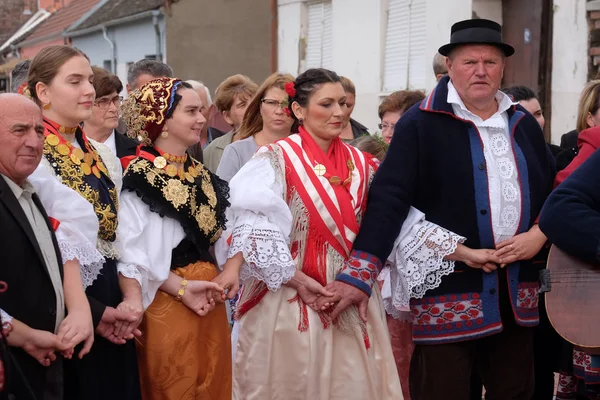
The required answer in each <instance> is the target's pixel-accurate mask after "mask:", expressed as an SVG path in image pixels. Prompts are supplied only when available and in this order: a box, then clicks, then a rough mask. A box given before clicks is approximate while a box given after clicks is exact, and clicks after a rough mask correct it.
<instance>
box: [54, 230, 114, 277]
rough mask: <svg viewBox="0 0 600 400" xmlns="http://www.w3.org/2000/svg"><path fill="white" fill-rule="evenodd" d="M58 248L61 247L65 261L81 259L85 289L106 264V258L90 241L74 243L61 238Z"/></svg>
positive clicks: (80, 268) (80, 267) (80, 266)
mask: <svg viewBox="0 0 600 400" xmlns="http://www.w3.org/2000/svg"><path fill="white" fill-rule="evenodd" d="M58 248H59V249H60V255H61V257H62V259H63V262H64V261H70V260H77V261H79V271H80V272H81V281H82V282H83V287H84V289H85V288H87V287H89V286H91V285H92V283H94V281H95V280H96V278H97V277H98V275H100V272H101V271H102V267H103V266H104V262H105V259H104V257H102V254H100V252H99V251H98V250H97V249H96V248H95V247H93V246H92V245H90V244H89V243H77V244H75V245H74V244H73V243H70V242H67V241H62V240H59V241H58Z"/></svg>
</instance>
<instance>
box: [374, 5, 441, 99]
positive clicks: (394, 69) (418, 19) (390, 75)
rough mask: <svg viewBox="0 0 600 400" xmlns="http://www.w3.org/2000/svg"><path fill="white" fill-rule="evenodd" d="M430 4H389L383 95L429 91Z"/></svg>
mask: <svg viewBox="0 0 600 400" xmlns="http://www.w3.org/2000/svg"><path fill="white" fill-rule="evenodd" d="M426 40H427V0H389V6H388V19H387V28H386V36H385V52H384V57H385V59H384V71H383V91H384V92H393V91H395V90H402V89H425V80H426V79H425V78H426V74H427V73H429V72H430V71H429V70H428V69H427V65H428V64H427V60H426V59H427V54H425V47H426V44H427V43H426Z"/></svg>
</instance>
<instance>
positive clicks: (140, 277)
mask: <svg viewBox="0 0 600 400" xmlns="http://www.w3.org/2000/svg"><path fill="white" fill-rule="evenodd" d="M117 271H118V272H119V273H120V274H121V275H123V276H124V277H125V278H130V279H135V280H136V281H138V283H139V284H140V287H141V288H142V293H145V291H146V288H147V287H148V275H147V274H142V273H141V272H140V269H139V268H138V266H137V265H135V264H121V263H119V264H118V265H117Z"/></svg>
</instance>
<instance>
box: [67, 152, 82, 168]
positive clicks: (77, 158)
mask: <svg viewBox="0 0 600 400" xmlns="http://www.w3.org/2000/svg"><path fill="white" fill-rule="evenodd" d="M69 158H70V159H71V161H73V164H75V165H81V158H79V157H77V156H76V155H75V154H74V153H71V155H70V156H69Z"/></svg>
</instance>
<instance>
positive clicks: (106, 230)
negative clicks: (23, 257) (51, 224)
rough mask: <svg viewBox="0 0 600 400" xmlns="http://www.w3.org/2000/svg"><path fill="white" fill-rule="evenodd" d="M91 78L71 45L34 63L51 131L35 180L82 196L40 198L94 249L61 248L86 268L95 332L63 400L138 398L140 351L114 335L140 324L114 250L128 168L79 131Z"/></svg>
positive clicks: (69, 368)
mask: <svg viewBox="0 0 600 400" xmlns="http://www.w3.org/2000/svg"><path fill="white" fill-rule="evenodd" d="M93 78H94V74H93V72H92V69H91V66H90V62H89V60H88V58H87V56H86V55H85V54H84V53H82V52H81V51H79V50H77V49H75V48H73V47H69V46H49V47H46V48H44V49H42V50H41V51H40V52H39V53H38V54H37V55H36V56H35V57H34V59H33V60H32V62H31V66H30V68H29V77H28V86H27V91H28V93H29V94H30V96H31V97H32V98H33V100H34V101H36V102H37V103H38V104H39V105H40V106H41V107H42V114H43V117H44V127H45V132H44V136H45V140H44V157H43V158H42V162H41V165H40V167H39V168H38V170H37V171H36V172H35V173H34V179H36V180H37V181H38V182H41V181H43V180H44V179H58V180H59V181H60V182H62V184H63V185H65V186H67V187H68V188H70V189H72V190H73V191H75V192H77V194H78V196H76V197H75V199H72V198H71V197H65V196H63V195H60V194H58V192H56V193H55V194H52V193H48V194H45V193H44V192H43V191H42V192H40V198H41V199H42V202H44V198H50V199H51V198H54V200H55V201H54V202H53V204H52V205H51V206H50V207H47V208H48V212H49V213H50V215H51V216H53V217H54V218H56V219H58V220H59V221H60V224H61V225H63V224H70V225H75V226H77V228H78V230H79V232H80V233H82V232H90V233H91V234H90V235H88V234H87V233H86V235H87V236H88V237H89V236H91V239H90V242H91V243H89V245H88V246H75V245H74V243H83V242H80V241H76V238H75V237H73V236H71V242H70V243H69V242H66V243H65V245H64V247H63V245H61V244H60V242H59V245H60V247H61V253H62V255H63V258H64V259H65V260H79V263H80V264H81V278H82V280H83V285H84V287H85V293H86V294H87V298H88V301H89V307H90V308H91V316H92V320H93V330H94V331H95V333H96V335H95V338H94V345H93V347H92V350H91V352H90V353H89V354H88V355H87V356H85V357H84V358H83V359H72V360H67V361H66V362H65V381H64V382H65V384H64V388H65V398H73V399H74V398H77V399H86V400H87V399H107V398H114V399H117V398H127V399H137V398H139V396H140V392H139V377H138V373H137V364H136V355H135V346H134V343H133V342H132V341H128V342H127V341H126V340H125V339H132V338H133V332H129V333H128V335H127V337H125V336H124V335H122V336H120V337H118V336H117V335H115V333H116V332H115V326H116V323H117V321H136V320H137V319H138V318H139V316H138V315H135V314H133V313H128V312H123V311H119V310H117V309H116V307H117V306H118V305H119V303H120V302H121V300H122V294H121V290H120V288H119V281H118V275H117V268H116V258H117V255H118V253H117V251H116V249H115V246H114V242H115V240H116V237H117V225H118V213H117V210H118V193H119V190H120V182H121V174H122V170H121V167H120V164H119V161H118V159H117V158H116V157H115V156H114V155H113V154H112V153H111V152H110V150H108V148H106V147H105V146H103V145H101V144H95V143H93V142H92V141H90V140H89V139H88V138H87V137H86V135H85V133H84V132H83V130H82V129H81V127H80V123H81V122H82V121H85V120H86V119H88V118H90V116H91V113H92V106H93V102H94V98H95V91H94V87H93V85H92V81H93ZM42 186H43V184H42ZM58 196H60V197H58ZM82 199H83V201H82ZM82 204H83V205H82ZM86 207H87V208H86ZM88 210H89V212H90V213H93V215H94V217H95V220H94V218H92V220H91V223H89V222H88V221H89V220H88V219H86V213H87V212H88ZM59 230H60V226H59ZM57 236H59V232H58V230H57ZM67 238H68V236H67ZM136 333H137V334H139V332H136Z"/></svg>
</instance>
